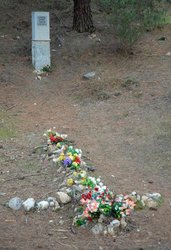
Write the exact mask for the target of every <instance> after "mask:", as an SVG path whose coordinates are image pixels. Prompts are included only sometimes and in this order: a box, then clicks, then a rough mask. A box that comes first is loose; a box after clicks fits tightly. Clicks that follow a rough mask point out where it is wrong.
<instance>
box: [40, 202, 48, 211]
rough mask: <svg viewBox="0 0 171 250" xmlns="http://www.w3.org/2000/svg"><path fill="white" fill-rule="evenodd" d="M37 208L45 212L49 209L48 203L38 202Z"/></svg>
mask: <svg viewBox="0 0 171 250" xmlns="http://www.w3.org/2000/svg"><path fill="white" fill-rule="evenodd" d="M37 208H38V209H40V210H46V209H48V208H49V202H48V201H40V202H38V203H37Z"/></svg>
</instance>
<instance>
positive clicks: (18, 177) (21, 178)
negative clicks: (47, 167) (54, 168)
mask: <svg viewBox="0 0 171 250" xmlns="http://www.w3.org/2000/svg"><path fill="white" fill-rule="evenodd" d="M38 175H48V173H37V174H29V175H23V176H15V177H12V178H10V179H7V180H4V182H3V183H2V184H4V183H5V182H7V181H12V180H15V179H18V180H23V179H25V178H26V177H32V176H38Z"/></svg>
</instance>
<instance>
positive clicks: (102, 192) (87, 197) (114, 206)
mask: <svg viewBox="0 0 171 250" xmlns="http://www.w3.org/2000/svg"><path fill="white" fill-rule="evenodd" d="M82 184H83V185H86V187H87V188H88V191H87V192H84V193H83V194H82V197H81V200H80V207H81V209H80V211H82V213H81V214H80V215H79V216H78V217H76V218H75V224H76V225H84V224H86V223H87V221H92V220H93V219H94V218H98V217H99V216H100V214H103V215H105V216H112V217H113V218H115V219H121V218H124V217H126V216H128V215H129V214H130V213H131V210H133V209H134V207H135V202H134V201H132V200H131V199H130V198H129V197H128V196H126V195H125V196H124V195H122V194H121V195H114V194H113V192H111V191H110V190H109V189H108V188H107V187H106V186H105V185H103V183H102V182H101V180H100V178H97V179H96V178H95V177H87V178H86V180H83V182H82Z"/></svg>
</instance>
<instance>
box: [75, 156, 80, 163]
mask: <svg viewBox="0 0 171 250" xmlns="http://www.w3.org/2000/svg"><path fill="white" fill-rule="evenodd" d="M74 162H76V163H78V164H80V163H81V160H80V158H79V157H78V156H76V158H75V160H74Z"/></svg>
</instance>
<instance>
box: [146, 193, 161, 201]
mask: <svg viewBox="0 0 171 250" xmlns="http://www.w3.org/2000/svg"><path fill="white" fill-rule="evenodd" d="M147 196H148V197H149V198H152V199H153V200H156V201H158V200H160V199H161V194H159V193H148V194H147Z"/></svg>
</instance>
